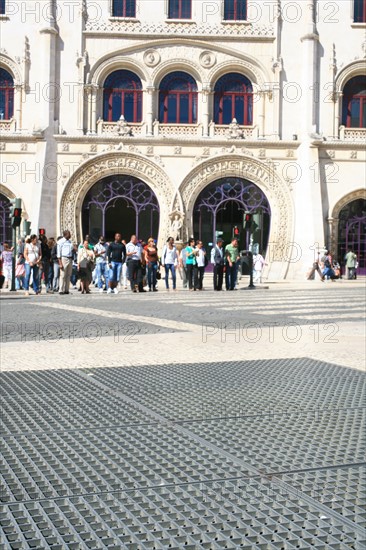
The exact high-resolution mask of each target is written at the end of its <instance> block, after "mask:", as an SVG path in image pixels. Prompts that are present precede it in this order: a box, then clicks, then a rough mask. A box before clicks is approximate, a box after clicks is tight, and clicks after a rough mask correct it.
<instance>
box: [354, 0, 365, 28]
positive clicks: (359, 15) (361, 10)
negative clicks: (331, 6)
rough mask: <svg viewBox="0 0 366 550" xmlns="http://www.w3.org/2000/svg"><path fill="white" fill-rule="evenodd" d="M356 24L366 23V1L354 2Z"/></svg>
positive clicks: (355, 0)
mask: <svg viewBox="0 0 366 550" xmlns="http://www.w3.org/2000/svg"><path fill="white" fill-rule="evenodd" d="M353 20H354V22H355V23H365V22H366V2H365V0H354V19H353Z"/></svg>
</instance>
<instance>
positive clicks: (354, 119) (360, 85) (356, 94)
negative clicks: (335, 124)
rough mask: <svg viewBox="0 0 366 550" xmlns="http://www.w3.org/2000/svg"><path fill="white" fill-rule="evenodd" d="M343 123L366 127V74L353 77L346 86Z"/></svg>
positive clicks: (354, 126) (349, 125) (348, 125)
mask: <svg viewBox="0 0 366 550" xmlns="http://www.w3.org/2000/svg"><path fill="white" fill-rule="evenodd" d="M342 124H344V126H346V127H347V128H366V75H365V76H363V75H362V76H355V77H354V78H351V80H349V81H348V82H347V84H346V85H345V87H344V90H343V109H342Z"/></svg>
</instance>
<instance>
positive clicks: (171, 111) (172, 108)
mask: <svg viewBox="0 0 366 550" xmlns="http://www.w3.org/2000/svg"><path fill="white" fill-rule="evenodd" d="M167 122H168V123H169V122H172V123H174V122H178V121H177V96H176V95H169V96H168V119H167Z"/></svg>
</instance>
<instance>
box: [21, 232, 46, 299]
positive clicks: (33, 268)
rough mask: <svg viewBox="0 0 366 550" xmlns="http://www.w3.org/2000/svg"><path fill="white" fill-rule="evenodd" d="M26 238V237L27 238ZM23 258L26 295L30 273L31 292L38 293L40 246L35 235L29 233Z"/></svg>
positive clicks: (27, 293)
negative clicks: (31, 278)
mask: <svg viewBox="0 0 366 550" xmlns="http://www.w3.org/2000/svg"><path fill="white" fill-rule="evenodd" d="M27 240H28V239H27ZM24 258H25V282H24V289H25V294H26V296H28V295H29V282H30V277H31V275H32V276H33V283H32V284H33V292H34V293H35V294H36V295H38V294H40V289H39V267H40V263H41V258H42V256H41V247H40V245H39V243H38V238H37V235H31V236H30V239H29V242H27V244H26V245H25V247H24Z"/></svg>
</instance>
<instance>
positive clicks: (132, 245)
mask: <svg viewBox="0 0 366 550" xmlns="http://www.w3.org/2000/svg"><path fill="white" fill-rule="evenodd" d="M142 252H143V250H142V248H141V246H140V245H139V243H138V241H137V237H136V235H131V240H130V242H129V243H128V244H127V246H126V258H127V269H128V278H129V281H130V285H131V290H132V292H146V290H145V289H144V287H143V275H142V264H141V258H142Z"/></svg>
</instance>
